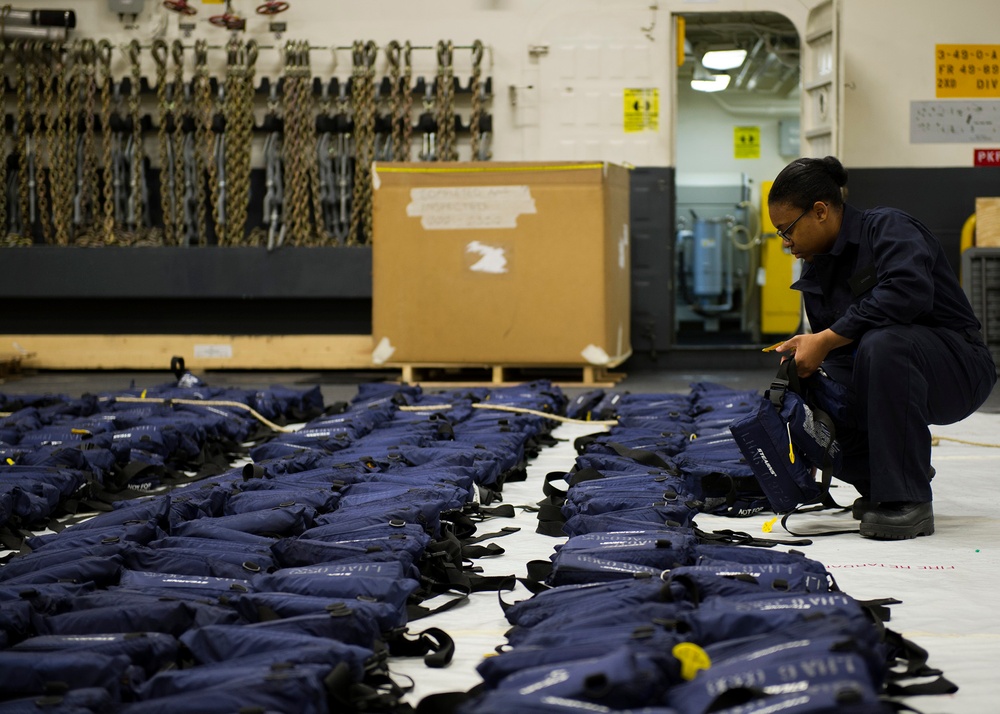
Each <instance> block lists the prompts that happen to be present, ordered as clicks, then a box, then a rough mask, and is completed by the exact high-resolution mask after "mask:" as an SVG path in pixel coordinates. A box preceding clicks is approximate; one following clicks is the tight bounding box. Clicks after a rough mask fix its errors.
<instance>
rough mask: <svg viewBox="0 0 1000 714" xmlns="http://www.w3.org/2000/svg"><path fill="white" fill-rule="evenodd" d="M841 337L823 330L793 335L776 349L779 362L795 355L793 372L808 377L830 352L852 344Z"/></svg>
mask: <svg viewBox="0 0 1000 714" xmlns="http://www.w3.org/2000/svg"><path fill="white" fill-rule="evenodd" d="M853 341H854V340H850V339H848V338H846V337H841V336H840V335H838V334H837V333H836V332H834V331H833V330H823V331H822V332H817V333H816V334H807V335H795V337H792V338H790V339H788V340H785V342H784V343H783V344H782V345H781V346H780V347H778V348H777V349H776V350H775V352H778V353H780V354H781V361H782V362H784V361H785V360H786V359H788V358H789V357H791V356H792V355H793V354H794V355H795V371H796V372H797V373H798V375H799V376H800V377H808V376H809V375H811V374H812V373H813V372H815V371H816V370H817V369H819V366H820V365H821V364H822V363H823V360H825V359H826V356H827V355H828V354H830V351H831V350H833V349H836V348H837V347H841V346H842V345H847V344H850V343H851V342H853Z"/></svg>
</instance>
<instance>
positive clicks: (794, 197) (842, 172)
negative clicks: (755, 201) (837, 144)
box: [767, 156, 847, 210]
mask: <svg viewBox="0 0 1000 714" xmlns="http://www.w3.org/2000/svg"><path fill="white" fill-rule="evenodd" d="M846 185H847V169H845V168H844V165H843V164H841V163H840V161H838V160H837V159H836V158H834V157H833V156H827V157H826V158H823V159H796V160H795V161H793V162H792V163H790V164H788V166H786V167H785V168H783V169H782V170H781V173H779V174H778V176H777V178H775V179H774V184H773V185H772V186H771V191H770V193H768V196H767V202H768V203H788V204H791V205H792V206H795V207H796V208H801V209H802V210H805V209H807V208H809V207H810V206H812V205H813V204H814V203H815V202H816V201H823V202H825V203H829V204H830V205H831V206H833V207H839V206H842V205H843V204H844V191H843V189H844V187H845V186H846Z"/></svg>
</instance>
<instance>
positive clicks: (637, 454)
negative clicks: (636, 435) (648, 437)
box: [604, 441, 677, 474]
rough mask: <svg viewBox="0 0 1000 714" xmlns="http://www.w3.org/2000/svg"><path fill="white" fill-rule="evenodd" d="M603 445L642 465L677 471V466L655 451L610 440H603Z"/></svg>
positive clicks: (672, 471) (671, 471) (673, 472)
mask: <svg viewBox="0 0 1000 714" xmlns="http://www.w3.org/2000/svg"><path fill="white" fill-rule="evenodd" d="M604 445H605V446H606V447H608V448H609V449H611V450H612V451H614V452H615V453H616V454H618V455H619V456H624V457H625V458H627V459H632V460H633V461H635V462H636V463H639V464H642V465H643V466H655V467H656V468H658V469H665V470H667V471H669V472H670V473H672V474H676V473H677V467H676V466H674V465H673V464H671V463H668V462H666V461H664V460H663V458H662V457H661V456H660V455H659V454H657V453H656V452H655V451H649V450H648V449H633V448H630V447H628V446H625V445H623V444H618V443H615V442H611V441H606V442H604Z"/></svg>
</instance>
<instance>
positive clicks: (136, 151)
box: [128, 40, 145, 240]
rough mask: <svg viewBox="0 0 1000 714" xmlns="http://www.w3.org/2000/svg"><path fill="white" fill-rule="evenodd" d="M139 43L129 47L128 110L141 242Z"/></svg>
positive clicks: (134, 205)
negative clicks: (130, 80)
mask: <svg viewBox="0 0 1000 714" xmlns="http://www.w3.org/2000/svg"><path fill="white" fill-rule="evenodd" d="M139 52H140V48H139V41H138V40H132V41H131V42H130V43H129V45H128V55H129V63H130V67H131V74H132V82H131V85H132V86H131V87H130V88H129V89H130V91H129V95H128V108H129V116H130V117H131V119H132V151H133V155H132V175H131V177H130V178H131V180H132V212H133V213H134V216H133V220H132V225H131V226H130V228H132V229H133V230H134V231H135V234H136V235H135V239H136V240H141V239H142V236H141V235H140V234H141V232H142V230H141V229H142V227H143V222H142V215H143V211H144V210H145V206H144V205H143V202H142V164H143V160H144V158H145V154H144V152H143V145H142V115H141V113H140V111H139V109H140V107H139V92H140V90H141V89H142V65H141V64H140V58H139Z"/></svg>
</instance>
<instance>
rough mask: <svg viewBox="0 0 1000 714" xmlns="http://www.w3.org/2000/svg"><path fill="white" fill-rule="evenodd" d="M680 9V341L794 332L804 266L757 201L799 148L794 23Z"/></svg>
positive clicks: (738, 340) (770, 16)
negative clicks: (799, 271) (797, 285)
mask: <svg viewBox="0 0 1000 714" xmlns="http://www.w3.org/2000/svg"><path fill="white" fill-rule="evenodd" d="M678 18H679V24H681V23H682V24H683V26H684V33H683V36H682V35H681V34H680V33H678V41H681V38H682V37H683V43H684V44H683V47H684V61H683V63H682V64H680V65H679V67H678V69H677V102H676V124H675V126H676V143H677V146H676V152H675V156H676V181H675V189H676V213H675V216H676V226H675V234H674V238H675V243H674V261H673V262H674V266H673V269H674V278H675V279H674V315H673V318H674V335H673V338H674V339H673V343H674V346H675V347H678V348H684V347H692V348H701V347H704V346H708V345H711V346H733V347H739V346H749V345H757V344H760V343H761V342H762V341H768V340H769V339H770V338H771V337H773V336H779V337H787V336H788V334H790V333H793V332H794V331H795V330H796V328H797V327H798V324H799V315H800V310H799V305H800V302H799V295H798V293H797V292H795V291H791V290H789V289H788V286H789V285H790V284H791V282H792V281H793V279H794V277H795V275H794V272H795V270H796V268H797V265H795V261H793V260H792V259H791V256H789V255H787V254H786V253H783V251H782V250H781V244H780V241H779V240H778V239H777V236H776V235H775V234H774V228H773V226H771V225H770V222H769V221H768V220H767V216H766V211H762V204H763V203H764V198H765V195H766V191H767V187H768V185H769V182H770V181H771V180H772V179H773V178H774V176H775V175H776V174H777V173H778V171H780V170H781V168H782V167H783V166H785V164H787V163H788V162H789V161H791V160H792V159H794V158H796V157H798V156H799V155H800V143H799V124H800V115H801V109H800V104H801V59H800V41H799V35H798V32H797V30H796V28H795V26H794V25H793V24H792V22H791V21H790V20H789V19H788V18H786V17H784V16H783V15H780V14H778V13H773V12H715V13H711V12H710V13H684V14H681V15H678Z"/></svg>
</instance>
